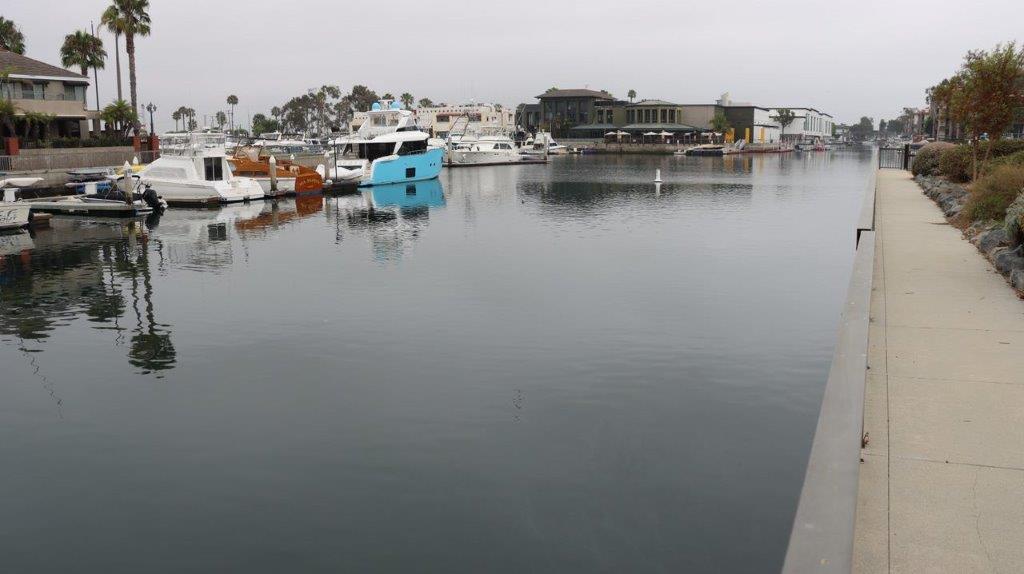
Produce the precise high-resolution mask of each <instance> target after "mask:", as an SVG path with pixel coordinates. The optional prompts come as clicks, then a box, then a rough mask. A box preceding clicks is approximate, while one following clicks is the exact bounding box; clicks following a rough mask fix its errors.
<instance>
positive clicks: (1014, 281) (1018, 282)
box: [1010, 269, 1024, 291]
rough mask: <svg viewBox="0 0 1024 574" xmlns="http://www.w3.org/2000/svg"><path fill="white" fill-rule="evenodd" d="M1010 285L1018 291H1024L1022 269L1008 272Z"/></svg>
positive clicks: (1023, 272)
mask: <svg viewBox="0 0 1024 574" xmlns="http://www.w3.org/2000/svg"><path fill="white" fill-rule="evenodd" d="M1010 285H1013V288H1014V289H1017V290H1018V291H1024V270H1021V269H1015V270H1014V271H1013V272H1012V273H1010Z"/></svg>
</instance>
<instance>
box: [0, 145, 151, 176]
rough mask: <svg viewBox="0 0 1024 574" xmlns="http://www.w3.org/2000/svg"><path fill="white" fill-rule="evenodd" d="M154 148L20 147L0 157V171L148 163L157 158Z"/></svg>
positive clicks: (59, 169) (55, 169)
mask: <svg viewBox="0 0 1024 574" xmlns="http://www.w3.org/2000/svg"><path fill="white" fill-rule="evenodd" d="M159 155H160V152H159V151H156V152H153V151H135V150H134V149H132V148H131V147H118V148H74V149H62V150H54V149H32V150H22V151H21V153H20V154H18V155H10V156H0V171H61V170H70V169H81V168H91V167H108V166H119V165H122V164H124V162H129V163H132V162H134V161H135V159H136V158H137V159H138V160H139V162H140V163H149V162H151V161H153V160H154V159H156V158H157V157H159Z"/></svg>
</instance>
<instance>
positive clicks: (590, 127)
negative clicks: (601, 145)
mask: <svg viewBox="0 0 1024 574" xmlns="http://www.w3.org/2000/svg"><path fill="white" fill-rule="evenodd" d="M615 129H618V126H615V125H612V124H583V125H580V126H573V127H571V128H569V131H573V130H580V131H582V130H588V131H589V130H601V131H606V130H615Z"/></svg>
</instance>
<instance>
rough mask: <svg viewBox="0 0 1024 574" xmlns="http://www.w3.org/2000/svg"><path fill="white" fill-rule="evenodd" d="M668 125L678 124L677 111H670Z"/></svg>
mask: <svg viewBox="0 0 1024 574" xmlns="http://www.w3.org/2000/svg"><path fill="white" fill-rule="evenodd" d="M668 123H670V124H674V123H676V111H675V110H669V111H668Z"/></svg>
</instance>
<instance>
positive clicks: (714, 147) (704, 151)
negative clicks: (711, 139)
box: [686, 144, 725, 156]
mask: <svg viewBox="0 0 1024 574" xmlns="http://www.w3.org/2000/svg"><path fill="white" fill-rule="evenodd" d="M686 155H711V156H714V155H725V146H724V145H722V144H701V145H698V146H694V147H691V148H689V149H687V150H686Z"/></svg>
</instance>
